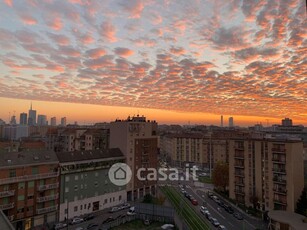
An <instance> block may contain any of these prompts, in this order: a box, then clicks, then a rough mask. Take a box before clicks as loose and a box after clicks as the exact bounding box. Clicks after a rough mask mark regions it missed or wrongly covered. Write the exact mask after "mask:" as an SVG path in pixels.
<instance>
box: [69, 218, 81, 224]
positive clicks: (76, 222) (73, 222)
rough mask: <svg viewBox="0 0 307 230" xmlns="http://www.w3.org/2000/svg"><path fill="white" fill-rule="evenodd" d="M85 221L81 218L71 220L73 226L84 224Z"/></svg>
mask: <svg viewBox="0 0 307 230" xmlns="http://www.w3.org/2000/svg"><path fill="white" fill-rule="evenodd" d="M83 221H84V220H83V219H82V218H79V217H75V218H73V219H72V220H71V222H70V224H71V225H73V224H80V223H82V222H83Z"/></svg>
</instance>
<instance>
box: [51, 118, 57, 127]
mask: <svg viewBox="0 0 307 230" xmlns="http://www.w3.org/2000/svg"><path fill="white" fill-rule="evenodd" d="M50 125H51V126H56V117H51V119H50Z"/></svg>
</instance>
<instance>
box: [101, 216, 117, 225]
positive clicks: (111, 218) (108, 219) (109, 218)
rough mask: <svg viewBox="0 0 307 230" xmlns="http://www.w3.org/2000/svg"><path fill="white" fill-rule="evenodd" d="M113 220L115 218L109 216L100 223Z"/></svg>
mask: <svg viewBox="0 0 307 230" xmlns="http://www.w3.org/2000/svg"><path fill="white" fill-rule="evenodd" d="M113 220H115V219H114V218H113V217H112V216H110V217H108V218H107V219H105V220H104V221H102V224H106V223H109V222H112V221H113Z"/></svg>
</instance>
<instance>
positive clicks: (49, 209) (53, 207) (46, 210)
mask: <svg viewBox="0 0 307 230" xmlns="http://www.w3.org/2000/svg"><path fill="white" fill-rule="evenodd" d="M56 210H57V206H51V207H47V208H38V209H36V214H37V215H39V214H43V213H47V212H53V211H56Z"/></svg>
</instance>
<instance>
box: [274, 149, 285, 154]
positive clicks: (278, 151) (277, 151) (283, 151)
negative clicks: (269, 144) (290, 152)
mask: <svg viewBox="0 0 307 230" xmlns="http://www.w3.org/2000/svg"><path fill="white" fill-rule="evenodd" d="M272 152H276V153H283V154H286V149H284V148H272Z"/></svg>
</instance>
